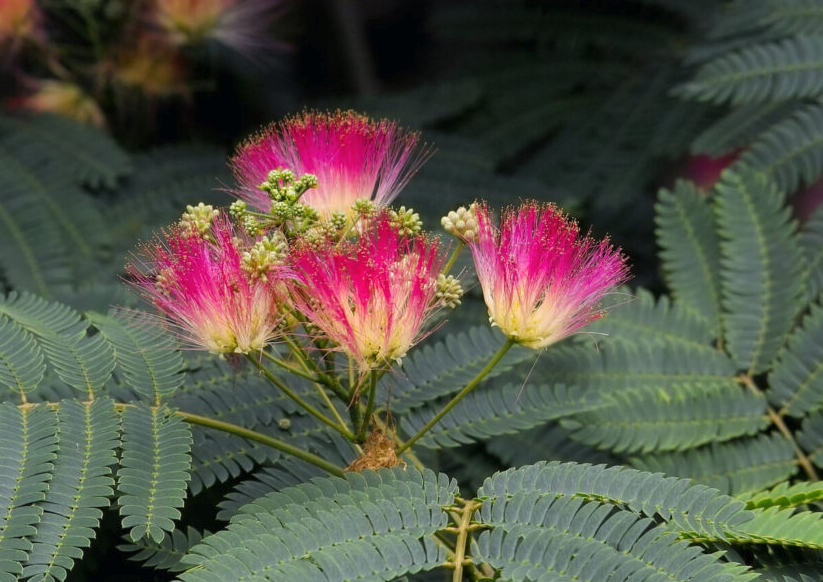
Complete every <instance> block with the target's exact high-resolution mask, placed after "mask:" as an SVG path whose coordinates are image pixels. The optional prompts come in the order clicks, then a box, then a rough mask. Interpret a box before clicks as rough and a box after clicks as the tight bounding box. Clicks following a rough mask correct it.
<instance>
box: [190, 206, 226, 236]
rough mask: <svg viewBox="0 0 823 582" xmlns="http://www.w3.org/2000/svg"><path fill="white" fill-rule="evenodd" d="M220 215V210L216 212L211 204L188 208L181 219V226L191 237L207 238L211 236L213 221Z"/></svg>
mask: <svg viewBox="0 0 823 582" xmlns="http://www.w3.org/2000/svg"><path fill="white" fill-rule="evenodd" d="M219 214H220V211H219V210H215V209H214V206H212V205H211V204H203V203H202V202H201V203H200V204H198V205H197V206H191V205H188V206H186V212H184V213H183V217H182V218H181V219H180V226H181V227H182V228H183V230H184V231H185V232H186V234H187V235H189V236H200V237H203V238H205V237H206V236H208V234H209V229H210V228H211V223H212V221H213V220H214V219H215V218H217V216H218V215H219Z"/></svg>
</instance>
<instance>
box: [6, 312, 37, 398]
mask: <svg viewBox="0 0 823 582" xmlns="http://www.w3.org/2000/svg"><path fill="white" fill-rule="evenodd" d="M44 371H45V366H44V358H43V352H42V351H40V347H39V346H38V345H37V342H35V341H34V336H32V335H31V334H30V333H29V332H28V331H26V330H25V329H24V328H23V327H22V326H20V325H18V324H17V323H15V322H14V321H12V320H10V319H8V318H6V317H0V384H3V385H5V386H7V387H8V388H9V389H10V390H12V391H14V392H19V393H20V394H25V393H26V392H29V391H30V390H34V389H35V388H37V385H38V384H40V381H41V380H42V379H43V373H44Z"/></svg>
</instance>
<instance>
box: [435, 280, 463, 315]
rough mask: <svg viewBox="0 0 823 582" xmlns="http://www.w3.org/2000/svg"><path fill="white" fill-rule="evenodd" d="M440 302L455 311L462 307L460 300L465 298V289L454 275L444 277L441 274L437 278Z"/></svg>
mask: <svg viewBox="0 0 823 582" xmlns="http://www.w3.org/2000/svg"><path fill="white" fill-rule="evenodd" d="M436 297H437V299H438V301H440V303H441V304H443V305H444V306H446V307H449V308H451V309H454V308H455V307H457V306H458V305H460V298H461V297H463V287H462V286H461V285H460V281H459V280H458V279H457V278H456V277H453V276H452V275H448V276H446V275H444V274H443V273H440V274H439V275H438V276H437V295H436Z"/></svg>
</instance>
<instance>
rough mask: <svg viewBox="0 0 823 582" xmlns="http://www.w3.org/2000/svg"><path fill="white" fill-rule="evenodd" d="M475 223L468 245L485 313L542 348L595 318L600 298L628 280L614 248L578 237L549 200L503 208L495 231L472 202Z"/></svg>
mask: <svg viewBox="0 0 823 582" xmlns="http://www.w3.org/2000/svg"><path fill="white" fill-rule="evenodd" d="M477 223H478V232H477V237H476V239H475V240H474V241H471V242H470V243H469V246H470V248H471V251H472V255H473V257H474V264H475V267H476V269H477V276H478V278H479V279H480V285H481V286H482V288H483V296H484V298H485V300H486V306H487V307H488V309H489V319H490V321H491V322H492V325H496V326H497V327H499V328H500V329H501V331H502V332H503V333H504V334H506V336H508V337H509V338H511V339H513V340H515V341H516V342H517V343H519V344H521V345H524V346H526V347H529V348H534V349H540V348H544V347H546V346H548V345H550V344H553V343H555V342H557V341H559V340H561V339H563V338H564V337H566V336H569V335H571V334H573V333H575V332H576V331H577V330H579V329H580V328H581V327H583V326H585V325H586V324H588V323H590V322H592V321H594V320H596V319H599V318H600V317H602V316H603V311H601V310H600V309H599V303H600V300H601V299H602V298H603V296H604V295H605V294H606V293H608V292H609V291H610V290H611V289H613V288H614V287H616V286H618V285H620V284H621V283H624V282H625V281H626V279H627V278H628V268H627V266H626V262H625V257H624V256H623V255H622V253H621V252H620V251H619V250H616V249H614V248H613V247H612V246H611V245H610V244H609V241H608V240H603V241H600V242H598V241H596V240H594V239H593V238H591V237H590V236H581V234H580V231H579V228H578V226H577V224H576V223H575V222H574V221H572V220H570V219H569V218H568V217H567V216H566V215H564V214H563V213H562V212H561V211H560V210H559V209H558V208H557V207H556V206H554V205H552V204H540V203H537V202H525V203H523V204H521V205H520V207H519V208H509V209H507V210H506V211H505V212H504V213H503V217H502V220H501V224H500V228H499V229H497V228H496V227H495V225H494V224H493V222H492V217H491V215H490V213H489V210H488V208H487V207H486V206H485V205H482V204H480V205H478V206H477Z"/></svg>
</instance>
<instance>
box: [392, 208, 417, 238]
mask: <svg viewBox="0 0 823 582" xmlns="http://www.w3.org/2000/svg"><path fill="white" fill-rule="evenodd" d="M389 216H391V219H392V222H393V223H394V225H395V226H397V230H399V231H400V233H401V234H403V235H405V236H414V235H417V234H420V232H421V231H422V230H423V221H422V220H420V215H419V214H417V213H416V212H415V211H414V210H412V209H411V208H409V209H408V210H407V209H406V207H405V206H401V207H400V208H399V209H398V210H390V211H389Z"/></svg>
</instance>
